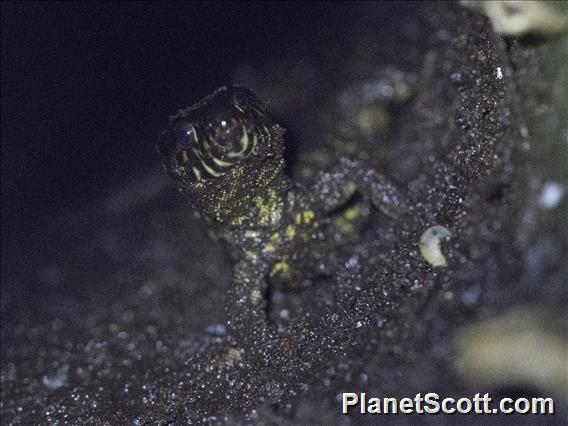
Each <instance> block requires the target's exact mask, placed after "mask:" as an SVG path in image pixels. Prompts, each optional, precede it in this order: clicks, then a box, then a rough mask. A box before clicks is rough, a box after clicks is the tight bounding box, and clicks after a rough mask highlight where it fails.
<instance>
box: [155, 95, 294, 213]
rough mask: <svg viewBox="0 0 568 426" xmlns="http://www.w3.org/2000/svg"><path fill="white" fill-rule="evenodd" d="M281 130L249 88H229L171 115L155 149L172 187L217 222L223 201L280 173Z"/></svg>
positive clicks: (262, 185)
mask: <svg viewBox="0 0 568 426" xmlns="http://www.w3.org/2000/svg"><path fill="white" fill-rule="evenodd" d="M282 133H283V130H282V128H281V127H279V126H278V125H277V124H275V123H274V122H273V121H272V119H271V118H270V117H269V115H268V112H267V110H266V105H265V104H264V103H263V102H262V101H261V100H260V99H259V98H257V97H256V96H255V95H254V93H253V92H252V91H251V90H249V89H246V88H244V87H239V86H229V87H221V88H219V89H217V90H216V91H215V92H213V93H212V94H211V95H209V96H207V97H205V98H204V99H202V100H201V101H199V102H198V103H196V104H195V105H193V106H191V107H188V108H186V109H183V110H180V111H179V112H178V113H177V114H176V115H173V116H171V117H170V119H169V124H168V126H167V128H166V129H165V130H164V131H163V132H162V134H161V136H160V140H159V142H158V144H157V148H158V153H159V155H160V158H161V160H162V163H163V165H164V167H165V169H166V171H167V173H168V175H169V176H170V177H172V178H173V179H174V181H175V182H176V183H177V186H178V189H179V190H180V191H182V192H185V193H187V194H189V196H190V198H191V200H192V201H193V202H194V203H195V204H197V206H198V207H200V210H201V211H202V212H204V213H206V214H207V215H208V216H213V217H215V218H217V219H219V220H221V221H222V219H223V217H222V216H223V214H222V213H219V212H222V211H223V210H224V209H225V210H226V209H227V208H229V207H231V206H228V205H227V204H228V203H235V202H236V200H235V199H236V197H239V194H240V195H241V196H245V195H247V194H248V195H251V194H254V193H255V192H258V191H259V190H260V189H262V188H266V186H268V185H269V184H270V182H271V181H272V178H273V177H274V176H275V175H276V174H277V173H280V172H281V171H282V168H283V161H284V160H283V149H284V144H283V139H282ZM223 204H225V205H223Z"/></svg>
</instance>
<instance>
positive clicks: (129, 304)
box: [0, 4, 568, 425]
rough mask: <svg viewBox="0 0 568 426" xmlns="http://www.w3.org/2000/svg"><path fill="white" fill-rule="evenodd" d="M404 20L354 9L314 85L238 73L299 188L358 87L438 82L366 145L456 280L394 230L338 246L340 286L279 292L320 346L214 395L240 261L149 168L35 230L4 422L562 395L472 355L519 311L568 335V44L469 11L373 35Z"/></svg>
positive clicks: (7, 367)
mask: <svg viewBox="0 0 568 426" xmlns="http://www.w3.org/2000/svg"><path fill="white" fill-rule="evenodd" d="M389 7H392V6H382V9H381V6H371V5H359V6H358V7H357V8H353V11H352V16H351V15H350V16H349V19H348V20H347V22H348V23H349V25H346V28H347V29H350V28H351V29H353V28H356V29H357V30H353V31H348V30H345V33H344V32H342V31H343V30H344V28H341V31H339V30H338V32H337V34H338V40H339V41H338V43H337V44H334V46H335V47H333V48H329V49H328V50H325V49H323V48H322V52H320V53H319V54H318V55H314V57H313V59H309V58H310V56H309V55H307V54H306V56H305V58H306V59H305V60H304V61H303V62H305V63H302V64H299V63H298V62H299V61H295V62H294V64H293V65H290V69H292V70H297V69H298V68H301V69H302V70H304V71H298V72H297V73H295V72H290V73H289V74H290V76H291V77H290V80H286V79H282V77H281V76H280V77H278V78H280V80H281V81H280V80H278V79H277V78H274V79H271V78H266V79H265V80H262V79H261V77H259V76H258V75H256V74H255V70H258V69H261V67H262V65H260V64H259V65H255V64H254V63H253V64H251V65H247V66H248V67H249V68H248V70H247V69H246V67H245V69H244V70H241V71H239V72H237V75H240V78H241V79H242V80H244V81H245V82H248V83H249V84H251V85H252V86H253V88H255V89H256V90H258V91H259V92H260V93H261V95H263V96H264V97H265V98H267V99H269V100H271V102H272V104H273V108H274V110H275V111H276V114H277V115H279V116H280V117H281V118H282V120H283V122H284V126H285V127H287V128H288V130H289V134H290V136H289V137H290V146H291V149H290V157H291V160H292V164H291V170H292V171H293V172H294V173H297V174H298V176H299V175H300V172H299V171H298V170H299V169H300V168H299V166H297V164H301V163H302V161H307V162H309V161H308V160H305V159H306V158H307V157H306V156H307V153H308V152H309V151H310V150H312V149H322V145H324V148H323V149H325V144H326V140H325V139H324V140H321V139H322V138H321V137H320V136H321V135H325V134H327V133H328V132H329V130H328V129H327V128H326V126H329V123H328V122H327V121H326V120H325V117H324V119H321V118H320V117H321V116H322V115H323V116H325V112H326V111H328V110H329V106H328V104H329V102H331V99H333V98H334V96H335V95H334V94H336V93H337V92H338V90H340V88H341V87H345V86H348V85H349V86H350V85H356V84H357V83H358V82H359V81H361V80H363V79H365V78H366V73H372V71H373V70H374V69H375V68H377V69H378V68H380V67H384V66H385V65H395V66H396V67H398V68H402V69H405V70H407V71H410V72H414V73H416V74H417V75H419V80H418V84H417V86H416V89H415V93H414V94H413V97H412V99H411V100H409V101H408V102H406V103H404V105H401V106H398V107H397V108H396V110H395V112H394V113H396V115H393V126H392V131H390V132H389V134H388V135H387V136H388V139H387V136H385V140H384V141H381V143H380V144H376V146H374V147H373V148H371V149H369V148H368V147H367V146H366V147H365V149H367V150H370V151H371V153H370V157H371V158H370V159H369V161H371V162H372V163H373V164H374V166H375V167H377V168H379V169H380V170H382V171H383V172H384V173H385V174H387V175H389V176H392V177H393V178H394V179H396V180H397V181H398V182H400V183H401V184H402V185H405V186H406V187H407V188H408V194H409V196H410V197H411V198H412V199H413V200H414V202H415V203H416V206H417V210H416V214H415V217H416V221H418V223H419V228H418V229H422V230H426V229H427V228H428V227H430V226H432V225H435V224H439V225H443V226H445V227H447V228H448V229H449V230H451V232H452V238H451V239H450V240H449V241H448V242H446V243H444V245H443V252H444V253H445V254H446V259H447V262H448V267H447V268H444V269H433V268H431V267H430V266H429V265H428V264H427V263H426V262H425V261H424V259H423V258H422V257H421V256H420V252H419V250H418V241H419V239H420V232H408V231H405V230H404V227H402V226H400V225H397V223H396V222H395V221H388V220H384V219H381V218H380V217H377V218H376V219H375V221H374V222H373V223H372V226H370V227H369V228H368V229H367V230H366V232H365V233H364V235H363V236H362V238H361V241H359V242H358V243H357V244H353V245H351V246H348V247H346V248H344V249H342V250H339V251H338V253H337V254H336V257H337V265H338V267H337V276H336V277H334V278H333V279H330V280H328V281H326V282H321V283H315V284H314V285H313V286H311V287H308V288H304V289H300V290H298V289H294V290H288V289H286V288H280V287H277V288H275V289H274V290H273V291H272V292H271V294H270V298H271V312H270V314H271V317H272V320H273V321H274V322H275V323H276V324H277V325H278V326H279V327H281V329H282V330H283V333H293V334H294V335H296V336H301V337H300V342H301V343H300V346H299V347H298V348H296V350H297V354H298V356H297V357H289V354H285V353H259V354H255V355H256V356H257V361H256V363H253V364H250V365H245V366H243V368H242V369H240V370H237V373H236V374H235V375H234V376H232V377H221V378H220V379H219V381H218V382H215V383H211V382H206V383H203V382H200V381H199V379H196V378H195V377H192V376H190V375H188V374H187V372H188V371H190V369H189V368H188V363H191V362H192V359H193V358H194V357H195V355H196V354H198V353H200V352H201V351H203V350H204V348H207V347H211V346H215V345H221V344H222V343H223V340H224V338H225V328H224V325H223V324H224V312H223V300H224V299H223V298H224V295H225V293H226V289H227V286H228V285H229V283H230V280H231V263H230V261H229V259H228V257H227V256H226V254H225V253H224V252H223V248H222V247H221V246H220V245H218V244H213V243H211V241H210V240H209V238H208V236H207V232H206V230H205V229H204V226H203V223H202V222H201V221H200V220H199V219H198V218H194V217H193V214H192V209H191V207H190V206H188V205H186V204H185V203H184V202H183V201H182V200H180V198H178V197H177V196H176V194H175V193H174V191H173V189H172V186H171V185H170V183H169V182H168V181H167V179H166V177H165V176H163V174H162V173H160V171H156V172H155V173H149V174H148V175H146V176H145V177H141V178H138V179H134V180H132V181H130V182H129V183H125V184H123V185H122V186H121V187H118V188H116V189H114V190H113V191H112V192H111V193H110V194H109V195H108V196H106V197H104V198H102V199H97V200H93V202H92V203H90V204H89V205H87V206H86V207H84V208H82V209H71V210H67V211H64V212H61V214H60V215H59V216H58V217H56V218H54V219H53V220H51V221H50V222H49V223H50V224H49V226H47V227H46V228H45V229H43V230H42V232H38V233H36V234H34V235H32V236H30V241H33V244H30V246H29V247H30V249H29V252H28V257H27V258H26V259H25V261H20V262H14V263H8V262H6V263H3V270H2V305H1V307H2V352H1V356H2V370H1V371H2V374H1V384H2V403H1V406H0V410H1V417H2V420H1V421H2V423H3V424H45V423H54V424H185V423H187V422H188V421H193V422H197V423H199V422H209V423H229V424H305V425H308V424H365V423H369V424H374V423H376V422H377V420H381V421H389V422H392V423H395V424H398V423H401V424H407V423H410V422H412V423H414V422H418V423H425V424H453V423H454V422H455V421H456V417H451V416H449V417H443V416H424V417H408V418H406V419H405V418H403V417H400V416H399V417H395V416H390V417H389V418H387V419H385V418H380V419H376V418H372V417H361V416H357V415H352V416H349V417H345V416H341V415H340V414H339V411H340V405H339V401H338V399H337V398H338V395H340V393H341V392H343V391H348V392H357V391H364V392H367V393H368V394H373V395H386V396H392V397H403V396H413V395H414V394H415V393H417V392H425V391H435V392H438V393H439V394H440V395H444V396H458V397H459V396H467V395H472V394H475V393H477V392H482V393H483V392H486V391H487V392H492V394H494V395H499V394H502V395H507V394H510V393H511V392H513V390H514V392H516V393H518V394H519V395H525V394H530V395H543V394H544V395H548V393H549V392H550V389H547V388H534V385H533V383H496V384H493V385H492V386H490V387H488V388H481V387H480V386H479V385H476V384H475V383H473V384H472V383H470V382H467V381H466V380H465V379H464V378H463V377H462V376H460V375H459V373H458V371H457V368H456V360H457V358H458V355H457V353H456V347H455V341H454V339H455V336H456V335H457V334H458V333H459V331H460V330H461V329H462V328H463V327H467V326H468V325H469V324H472V323H475V322H476V321H479V320H483V319H487V318H492V317H495V316H498V315H499V314H500V313H502V312H505V311H507V310H508V309H509V308H511V307H514V306H516V307H521V309H522V307H524V306H533V307H544V308H545V309H546V310H547V311H548V312H552V314H553V315H554V313H555V312H558V314H557V316H556V318H557V319H558V320H557V322H558V323H559V324H560V330H561V331H560V332H559V336H560V337H559V339H560V340H562V339H565V338H566V334H565V330H566V328H565V326H566V324H565V322H566V306H567V305H566V302H567V296H568V294H567V291H566V277H567V271H566V268H567V267H566V253H567V245H568V235H567V230H566V220H565V218H566V214H567V210H568V207H567V203H566V199H565V198H564V199H561V200H560V203H559V204H558V205H555V206H554V207H550V205H549V204H546V203H543V202H542V197H543V191H544V190H545V189H546V185H545V183H546V182H556V183H557V184H558V185H560V186H561V187H562V186H563V187H564V189H565V188H566V161H565V160H566V140H565V138H566V122H565V120H563V117H564V118H565V117H566V106H565V102H564V103H563V102H562V99H565V98H564V97H562V96H560V97H558V95H555V94H556V93H558V91H564V93H566V81H565V75H566V73H564V80H562V77H558V75H559V70H558V67H559V66H561V65H562V64H563V63H565V62H563V61H565V60H566V58H565V52H564V53H563V51H562V49H563V47H562V46H564V44H563V43H565V42H566V39H565V38H564V39H557V40H552V41H550V42H548V43H540V44H536V45H534V44H522V43H520V42H518V41H505V40H503V39H502V38H500V37H499V36H498V35H496V34H494V33H493V32H492V30H491V27H490V25H489V24H488V22H487V20H486V19H485V18H484V17H482V16H481V15H479V14H477V13H475V12H473V11H470V10H467V9H464V8H460V7H459V6H457V5H452V4H427V5H425V6H421V7H415V8H414V7H409V6H405V7H403V10H404V11H405V13H407V15H404V14H400V21H395V22H391V24H390V25H391V27H388V26H387V28H386V29H385V34H388V35H387V36H385V37H382V38H378V37H377V38H375V32H374V31H377V29H376V28H374V25H373V23H374V22H376V20H379V19H383V20H384V17H383V18H380V16H384V14H385V13H388V11H389ZM401 7H402V6H401ZM354 22H360V25H353V23H354ZM381 22H382V21H381ZM397 31H398V32H397ZM322 43H323V41H322ZM354 43H355V44H354ZM395 43H398V44H396V48H393V44H395ZM354 45H355V46H358V47H359V48H360V51H361V53H360V54H359V55H357V54H354V52H355V51H356V49H355V48H353V46H354ZM315 46H317V44H315ZM361 46H362V47H361ZM342 49H343V50H342ZM389 52H390V53H389ZM400 52H405V55H400ZM406 52H407V53H406ZM355 53H356V52H355ZM559 55H564V56H563V57H562V56H559ZM340 58H355V59H353V60H352V61H351V62H350V64H349V65H345V64H342V63H341V61H339V59H340ZM559 58H563V59H559ZM280 60H281V61H284V65H287V64H288V65H289V62H286V61H288V59H286V58H283V59H282V58H281V59H280ZM275 63H276V62H275ZM553 63H556V64H557V65H556V66H554V67H553V66H551V64H553ZM300 65H301V66H300ZM270 67H272V69H274V68H273V66H270ZM498 69H499V70H501V71H502V73H503V78H498V71H497V70H498ZM306 70H307V71H306ZM268 72H270V69H269V70H268ZM261 74H262V73H261ZM560 74H562V73H561V72H560ZM295 75H297V76H299V77H298V78H297V79H294V76H295ZM328 76H329V78H327V77H328ZM324 77H325V78H324ZM346 83H348V84H346ZM291 88H294V89H291ZM296 98H299V99H301V101H298V103H295V102H294V100H295V99H296ZM308 111H309V113H308ZM318 111H319V113H318ZM394 113H393V114H394ZM332 125H337V124H336V123H335V124H332ZM318 137H320V138H319V139H318ZM148 144H151V141H148ZM4 256H5V254H3V257H4ZM562 341H564V340H562ZM542 368H546V366H544V365H543V366H542ZM213 386H226V390H227V398H226V400H225V401H222V402H220V401H217V400H212V399H211V398H210V397H209V392H208V390H210V389H211V388H212V387H213ZM556 408H557V414H556V415H555V416H554V417H533V416H531V417H528V416H513V417H509V418H506V419H503V418H499V419H496V418H491V420H493V421H496V422H499V423H500V422H503V421H504V420H508V421H509V422H513V423H515V424H525V423H526V424H556V423H558V424H565V422H566V400H565V397H563V396H560V397H558V398H557V406H556ZM460 421H463V422H465V423H472V424H477V423H484V424H485V423H486V422H487V421H488V417H475V416H462V417H460Z"/></svg>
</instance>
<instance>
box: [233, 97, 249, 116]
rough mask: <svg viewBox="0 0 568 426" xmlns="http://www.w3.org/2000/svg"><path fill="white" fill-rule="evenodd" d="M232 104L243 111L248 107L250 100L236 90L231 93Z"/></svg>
mask: <svg viewBox="0 0 568 426" xmlns="http://www.w3.org/2000/svg"><path fill="white" fill-rule="evenodd" d="M233 105H235V108H237V109H238V110H239V111H240V112H245V111H246V110H247V109H248V108H249V107H250V102H249V99H248V97H247V96H246V95H245V94H244V93H241V92H236V93H234V94H233Z"/></svg>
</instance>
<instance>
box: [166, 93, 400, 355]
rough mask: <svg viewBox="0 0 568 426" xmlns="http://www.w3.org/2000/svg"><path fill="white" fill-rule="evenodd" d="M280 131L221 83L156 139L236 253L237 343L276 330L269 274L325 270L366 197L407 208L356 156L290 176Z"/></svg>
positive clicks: (182, 185)
mask: <svg viewBox="0 0 568 426" xmlns="http://www.w3.org/2000/svg"><path fill="white" fill-rule="evenodd" d="M283 135H284V131H283V129H282V128H281V127H280V126H279V125H278V124H276V123H275V122H274V121H273V120H272V119H271V117H270V115H269V114H268V112H267V108H266V105H265V104H264V103H263V102H262V101H261V100H259V99H258V98H257V97H256V96H255V95H254V94H253V93H252V92H251V91H250V90H248V89H246V88H243V87H227V88H225V87H222V88H220V89H218V90H217V91H215V92H214V93H213V94H212V95H210V96H208V97H206V98H205V99H203V100H202V101H200V102H199V103H197V104H196V105H194V106H192V107H189V108H187V109H185V110H182V111H180V112H179V113H178V114H176V115H175V116H172V117H170V122H169V126H168V128H167V129H166V130H165V131H164V132H163V134H162V136H161V139H160V142H159V144H158V151H159V154H160V157H161V160H162V162H163V164H164V166H165V168H166V170H167V172H168V174H169V175H170V176H171V177H172V178H173V179H174V180H175V182H176V184H177V187H178V189H179V190H180V191H181V192H182V193H183V194H185V195H186V196H187V197H188V199H189V200H190V201H191V203H192V204H193V205H194V206H195V207H196V209H197V210H198V211H199V212H200V213H201V214H202V215H203V216H204V217H205V218H207V219H208V220H209V221H210V222H211V223H212V226H213V229H215V231H216V232H217V234H218V235H219V236H221V237H222V238H224V239H225V240H226V241H227V242H228V244H229V246H230V248H231V249H232V250H231V251H232V252H233V253H234V255H235V257H236V266H235V268H234V279H233V283H231V285H230V287H229V292H228V297H227V301H226V310H227V314H228V331H229V339H230V341H231V343H232V345H233V347H236V348H239V349H244V350H245V351H248V350H254V349H255V348H259V347H261V345H265V344H268V343H270V342H274V341H275V340H276V339H277V335H276V331H275V330H274V329H273V327H272V326H271V325H270V323H269V321H268V317H267V313H266V301H265V292H266V288H267V286H268V285H269V283H270V282H272V281H273V280H282V281H293V282H298V281H301V280H302V279H303V278H306V277H310V276H314V275H316V274H321V273H326V271H327V270H328V266H329V265H327V257H328V254H329V253H330V252H332V251H333V249H334V247H337V246H338V245H341V244H345V242H346V241H349V240H352V239H353V238H357V235H358V232H359V228H360V224H361V222H362V221H364V219H365V217H366V216H367V215H368V214H369V212H370V210H371V209H370V207H371V206H374V207H376V208H378V209H380V210H381V211H382V212H383V213H386V214H388V215H390V216H393V217H397V216H399V215H400V214H401V213H403V212H404V211H405V210H406V209H407V208H408V206H407V205H406V203H405V202H404V201H403V199H402V197H401V195H400V194H399V192H398V191H397V189H396V188H395V187H394V186H393V185H392V184H391V183H390V182H389V181H388V180H387V179H386V178H385V177H384V176H382V175H380V174H379V173H377V172H376V171H374V170H372V169H370V168H368V167H365V166H364V165H363V164H361V163H360V162H357V161H352V160H347V159H341V160H340V161H339V163H338V165H337V166H335V167H334V168H332V169H331V170H329V171H327V172H321V173H319V175H317V176H316V179H315V183H314V185H313V186H312V187H311V188H309V189H308V188H305V187H303V186H301V185H299V184H296V183H294V182H292V181H291V180H290V179H289V178H288V177H287V176H286V175H285V173H284V158H283V152H284V139H283ZM354 197H357V202H356V203H353V200H354ZM225 362H227V361H225Z"/></svg>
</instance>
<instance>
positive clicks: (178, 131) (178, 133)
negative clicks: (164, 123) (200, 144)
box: [174, 122, 197, 148]
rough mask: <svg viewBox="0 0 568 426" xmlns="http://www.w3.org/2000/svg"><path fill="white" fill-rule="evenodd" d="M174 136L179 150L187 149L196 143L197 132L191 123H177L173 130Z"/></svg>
mask: <svg viewBox="0 0 568 426" xmlns="http://www.w3.org/2000/svg"><path fill="white" fill-rule="evenodd" d="M174 135H175V138H176V141H177V143H178V145H179V146H180V148H189V147H190V146H191V144H192V143H195V142H197V132H196V131H195V127H193V125H192V124H191V123H187V122H186V123H178V124H176V126H175V128H174Z"/></svg>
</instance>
